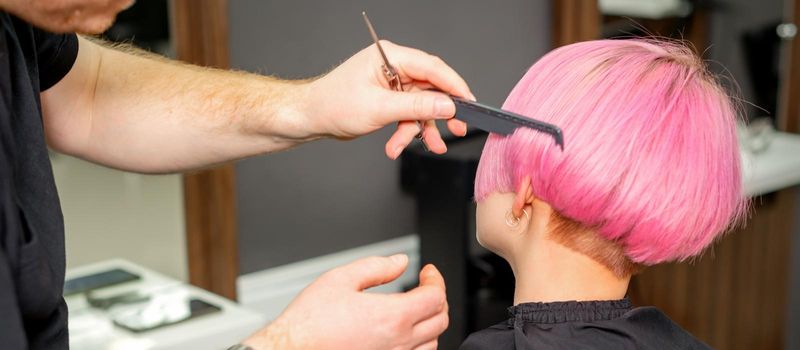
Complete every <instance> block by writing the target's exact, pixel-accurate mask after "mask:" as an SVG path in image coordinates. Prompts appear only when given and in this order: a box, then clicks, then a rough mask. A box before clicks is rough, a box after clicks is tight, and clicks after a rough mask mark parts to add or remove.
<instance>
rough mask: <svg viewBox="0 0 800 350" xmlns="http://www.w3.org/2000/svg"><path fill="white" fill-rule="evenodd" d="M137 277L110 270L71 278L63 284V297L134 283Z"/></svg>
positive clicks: (128, 273)
mask: <svg viewBox="0 0 800 350" xmlns="http://www.w3.org/2000/svg"><path fill="white" fill-rule="evenodd" d="M139 279H141V277H140V276H139V275H136V274H133V273H130V272H128V271H125V270H123V269H119V268H117V269H112V270H108V271H103V272H99V273H95V274H92V275H88V276H82V277H76V278H71V279H69V280H67V281H65V282H64V296H69V295H73V294H78V293H85V292H88V291H90V290H93V289H98V288H103V287H108V286H113V285H115V284H120V283H125V282H130V281H136V280H139Z"/></svg>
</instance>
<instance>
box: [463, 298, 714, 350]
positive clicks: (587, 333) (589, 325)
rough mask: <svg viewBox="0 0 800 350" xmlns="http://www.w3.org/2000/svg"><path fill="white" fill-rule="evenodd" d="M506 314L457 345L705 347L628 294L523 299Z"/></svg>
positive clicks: (530, 349)
mask: <svg viewBox="0 0 800 350" xmlns="http://www.w3.org/2000/svg"><path fill="white" fill-rule="evenodd" d="M509 313H510V317H509V319H508V320H507V321H505V322H503V323H499V324H496V325H494V326H492V327H489V328H487V329H484V330H482V331H479V332H476V333H473V334H471V335H470V336H469V337H468V338H467V340H465V341H464V343H463V344H461V347H460V348H459V349H461V350H479V349H481V350H483V349H493V350H507V349H508V350H511V349H516V350H522V349H527V350H540V349H542V350H544V349H570V350H576V349H615V350H627V349H631V350H632V349H657V350H672V349H675V350H677V349H681V350H684V349H710V347H708V345H705V344H703V343H702V342H700V341H699V340H697V339H695V338H694V337H693V336H692V335H691V334H689V333H688V332H686V331H685V330H683V329H682V328H680V327H679V326H678V325H676V324H675V323H674V322H672V321H671V320H670V319H669V318H667V316H666V315H664V314H663V313H661V312H660V311H658V310H657V309H656V308H653V307H639V308H632V307H631V303H630V301H628V299H622V300H611V301H587V302H577V301H567V302H555V303H524V304H519V305H517V306H513V307H511V308H509Z"/></svg>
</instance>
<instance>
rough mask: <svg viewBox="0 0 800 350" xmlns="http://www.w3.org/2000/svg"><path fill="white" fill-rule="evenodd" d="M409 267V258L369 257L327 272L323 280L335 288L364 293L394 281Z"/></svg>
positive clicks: (398, 256)
mask: <svg viewBox="0 0 800 350" xmlns="http://www.w3.org/2000/svg"><path fill="white" fill-rule="evenodd" d="M407 266H408V256H406V255H404V254H397V255H392V256H391V257H378V256H373V257H368V258H363V259H359V260H356V261H354V262H351V263H349V264H347V265H344V266H340V267H337V268H335V269H333V270H330V271H328V272H326V273H325V274H324V275H323V279H324V280H327V281H330V282H331V285H332V286H334V287H343V288H349V289H353V290H357V291H362V290H364V289H367V288H371V287H375V286H379V285H382V284H386V283H389V282H391V281H394V280H395V279H397V278H398V277H400V275H402V274H403V271H405V270H406V267H407Z"/></svg>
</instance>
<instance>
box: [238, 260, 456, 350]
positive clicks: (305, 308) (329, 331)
mask: <svg viewBox="0 0 800 350" xmlns="http://www.w3.org/2000/svg"><path fill="white" fill-rule="evenodd" d="M407 265H408V257H406V256H405V255H396V256H393V257H391V258H383V257H372V258H366V259H361V260H358V261H355V262H353V263H350V264H348V265H345V266H342V267H339V268H336V269H334V270H331V271H329V272H327V273H326V274H324V275H322V276H321V277H320V278H319V279H317V280H316V281H315V282H314V283H312V284H311V285H309V286H308V287H307V288H306V289H305V290H303V292H302V293H300V295H299V296H297V298H296V299H295V300H294V301H292V303H291V304H290V305H289V307H288V308H286V310H284V312H283V314H281V315H280V316H278V318H277V319H276V320H275V321H274V322H272V323H271V324H270V325H269V326H267V327H266V328H265V329H263V330H261V331H259V332H258V333H256V334H254V335H252V336H251V337H250V338H248V339H247V340H245V341H244V342H243V344H246V345H249V346H250V347H252V348H254V349H256V350H267V349H281V350H287V349H288V350H292V349H303V350H314V349H348V350H350V349H352V350H359V349H364V350H381V349H387V350H388V349H392V350H400V349H415V350H422V349H436V346H437V338H438V337H439V335H440V334H441V333H442V332H443V331H444V330H445V329H446V328H447V324H448V316H447V300H446V298H445V286H444V279H443V278H442V275H441V274H439V271H437V270H436V268H434V267H433V266H432V265H428V266H426V267H425V268H423V269H422V271H421V272H420V285H419V287H417V288H415V289H413V290H411V291H409V292H406V293H402V294H378V293H368V292H364V290H365V289H367V288H370V287H373V286H378V285H381V284H385V283H388V282H391V281H393V280H394V279H396V278H397V277H399V276H400V275H401V274H402V273H403V271H404V270H405V269H406V266H407Z"/></svg>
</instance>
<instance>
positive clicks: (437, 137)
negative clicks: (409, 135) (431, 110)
mask: <svg viewBox="0 0 800 350" xmlns="http://www.w3.org/2000/svg"><path fill="white" fill-rule="evenodd" d="M423 125H424V126H423V128H422V129H423V131H422V137H423V142H425V145H426V146H428V150H430V151H431V152H433V153H436V154H444V153H445V152H447V146H446V145H445V144H444V140H442V134H440V133H439V128H437V127H436V121H435V120H428V121H426V122H424V124H423Z"/></svg>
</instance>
